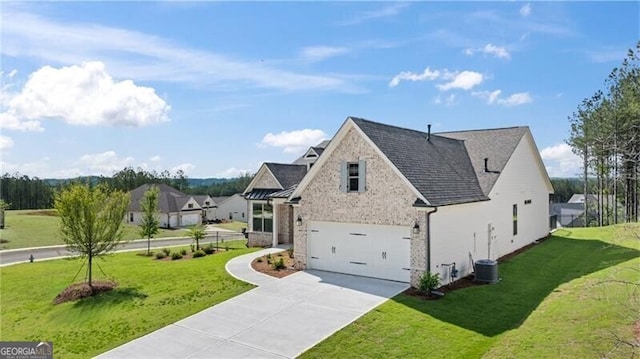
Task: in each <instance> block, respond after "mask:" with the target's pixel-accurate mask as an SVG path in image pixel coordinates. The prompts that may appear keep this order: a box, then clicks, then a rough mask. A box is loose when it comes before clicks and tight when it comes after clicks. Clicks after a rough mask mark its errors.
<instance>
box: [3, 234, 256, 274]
mask: <svg viewBox="0 0 640 359" xmlns="http://www.w3.org/2000/svg"><path fill="white" fill-rule="evenodd" d="M242 238H244V237H243V236H242V234H241V233H235V232H218V239H219V240H220V241H222V240H225V241H227V240H231V239H242ZM215 240H216V233H215V232H207V237H206V238H205V239H204V240H203V241H201V242H200V243H201V244H202V243H209V242H214V243H215ZM192 242H193V240H192V239H191V238H189V237H171V238H158V239H153V240H151V248H158V247H171V246H181V245H182V246H183V245H189V244H191V243H192ZM136 249H147V240H146V239H139V240H135V241H131V242H127V243H124V244H122V245H120V247H119V248H118V249H117V251H130V250H136ZM31 255H33V257H34V260H35V261H39V260H44V259H51V258H58V257H67V256H70V255H71V253H69V252H68V251H67V249H66V247H65V246H50V247H38V248H24V249H9V250H3V251H0V266H5V265H9V264H15V263H21V262H27V261H29V256H31Z"/></svg>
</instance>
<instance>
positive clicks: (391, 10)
mask: <svg viewBox="0 0 640 359" xmlns="http://www.w3.org/2000/svg"><path fill="white" fill-rule="evenodd" d="M407 6H409V4H408V3H395V4H391V5H387V6H385V7H383V8H380V9H376V10H373V11H367V12H363V13H361V14H359V15H356V16H355V17H353V18H352V19H350V20H347V21H344V22H342V23H341V25H357V24H360V23H363V22H365V21H369V20H377V19H384V18H390V17H395V16H397V15H398V14H400V12H401V11H402V10H403V9H404V8H406V7H407Z"/></svg>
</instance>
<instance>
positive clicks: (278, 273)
mask: <svg viewBox="0 0 640 359" xmlns="http://www.w3.org/2000/svg"><path fill="white" fill-rule="evenodd" d="M280 258H282V259H283V261H284V265H285V267H286V268H285V269H274V268H273V266H272V265H271V263H269V259H268V258H267V256H266V255H265V256H262V257H258V258H256V259H254V260H253V261H252V262H251V268H253V269H254V270H255V271H257V272H260V273H264V274H267V275H270V276H272V277H276V278H282V277H286V276H288V275H290V274H293V273H295V272H297V271H298V270H297V269H296V268H294V263H295V262H294V260H293V258H291V257H289V253H287V251H282V252H278V253H274V254H272V255H271V262H272V263H273V262H274V261H277V260H279V259H280ZM259 259H260V260H262V261H261V262H260V261H258V260H259Z"/></svg>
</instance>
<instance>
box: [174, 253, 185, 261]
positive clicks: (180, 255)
mask: <svg viewBox="0 0 640 359" xmlns="http://www.w3.org/2000/svg"><path fill="white" fill-rule="evenodd" d="M176 259H182V254H180V253H178V252H175V253H171V260H172V261H175V260H176Z"/></svg>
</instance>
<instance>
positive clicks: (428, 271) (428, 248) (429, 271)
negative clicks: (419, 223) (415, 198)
mask: <svg viewBox="0 0 640 359" xmlns="http://www.w3.org/2000/svg"><path fill="white" fill-rule="evenodd" d="M429 208H433V211H431V212H427V236H426V242H427V243H426V244H427V251H426V252H427V254H426V255H427V258H426V262H427V263H426V264H427V266H426V267H427V268H426V269H427V273H431V215H432V214H434V213H436V212H438V207H436V206H433V207H429Z"/></svg>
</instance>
